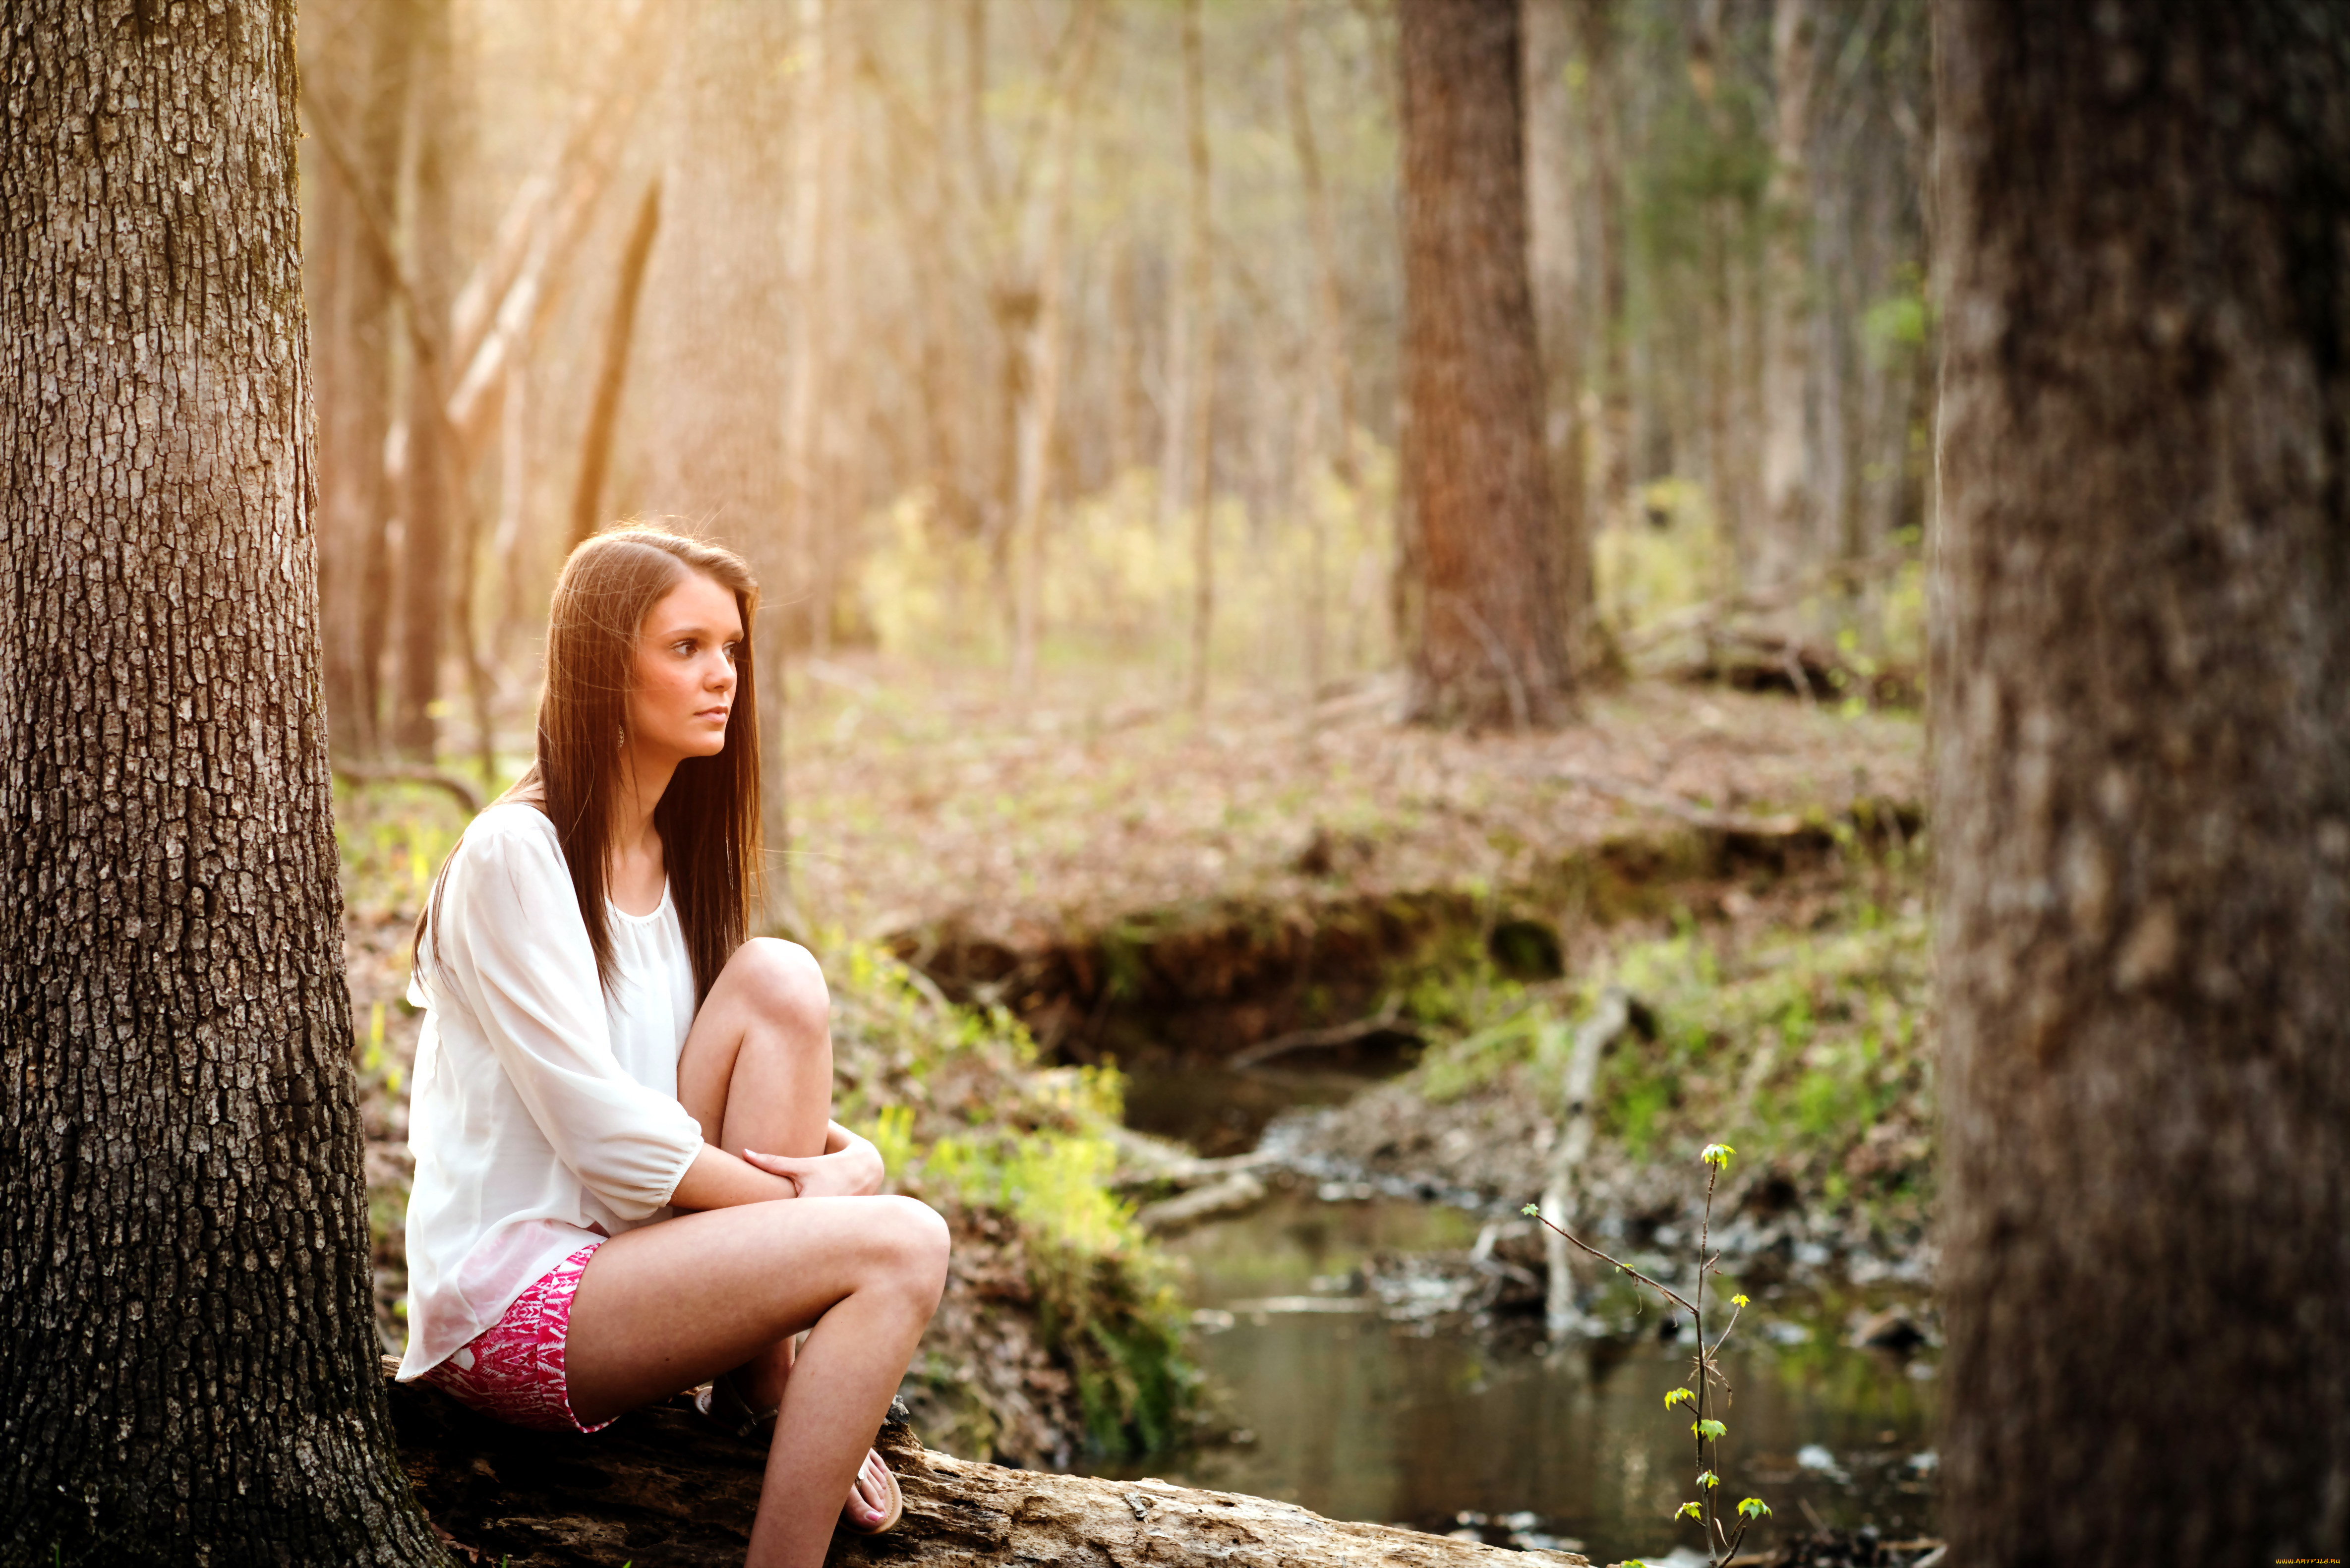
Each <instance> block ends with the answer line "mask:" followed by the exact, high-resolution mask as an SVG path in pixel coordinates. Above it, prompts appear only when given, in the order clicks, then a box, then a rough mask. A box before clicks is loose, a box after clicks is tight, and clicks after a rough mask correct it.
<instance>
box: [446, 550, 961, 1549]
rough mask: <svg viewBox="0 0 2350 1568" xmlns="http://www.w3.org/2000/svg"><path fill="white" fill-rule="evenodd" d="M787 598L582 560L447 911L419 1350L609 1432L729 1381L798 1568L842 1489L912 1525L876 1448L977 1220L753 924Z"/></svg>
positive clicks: (707, 1409) (468, 1392)
mask: <svg viewBox="0 0 2350 1568" xmlns="http://www.w3.org/2000/svg"><path fill="white" fill-rule="evenodd" d="M756 598H757V590H756V588H755V587H754V584H753V583H752V580H751V576H750V573H749V572H748V571H747V570H746V569H745V568H744V566H743V563H742V561H741V560H740V559H739V558H737V557H736V556H733V555H731V554H729V553H728V552H726V551H724V550H721V549H717V548H715V547H713V546H711V545H705V544H701V543H698V542H696V541H693V540H690V539H686V538H683V537H680V536H678V535H671V534H668V533H664V532H661V531H659V530H656V529H650V528H627V529H620V530H616V531H614V532H611V533H607V534H604V535H599V536H598V537H596V538H594V539H591V540H589V541H588V542H587V543H586V544H584V545H580V546H579V548H578V549H577V550H575V551H574V552H572V556H571V559H570V560H569V561H568V562H567V564H566V565H565V566H564V568H563V576H562V579H561V581H560V582H559V583H557V584H556V590H555V601H554V605H553V608H552V613H551V616H550V624H549V626H548V628H547V640H546V695H545V696H544V698H542V700H541V701H540V703H539V715H538V757H537V762H536V765H534V766H533V767H532V769H531V771H530V772H529V773H528V774H525V776H524V777H523V779H522V781H521V782H520V783H518V784H515V787H514V788H513V789H512V790H511V791H509V792H508V793H507V794H506V795H505V797H504V799H502V800H500V801H499V802H498V803H497V804H495V805H492V806H491V807H490V808H489V809H488V810H487V811H484V813H483V814H482V815H480V816H478V817H476V818H475V819H474V821H473V825H472V826H470V827H468V828H467V829H466V830H465V836H464V837H463V839H462V840H461V841H460V842H459V844H458V846H457V848H456V850H455V851H454V852H453V853H452V855H451V856H450V857H449V861H448V864H447V865H446V866H444V867H442V872H441V876H440V878H439V880H438V881H437V882H436V883H435V884H434V887H433V891H432V898H431V899H430V900H429V902H428V905H427V908H426V909H425V912H424V914H423V916H422V917H421V919H419V920H418V922H417V957H416V969H415V974H416V980H415V984H414V986H413V988H412V989H411V993H410V997H411V1001H413V1002H417V1003H418V1004H420V1005H421V1006H424V1007H425V1008H426V1009H427V1010H428V1011H427V1013H426V1017H425V1022H424V1030H423V1034H422V1036H421V1039H420V1041H419V1043H418V1045H417V1054H416V1067H415V1073H414V1085H413V1089H412V1094H411V1107H410V1123H409V1144H410V1147H411V1149H412V1150H413V1151H414V1154H415V1158H416V1178H415V1183H414V1186H413V1188H412V1189H411V1193H410V1196H409V1204H408V1266H409V1317H408V1322H409V1345H408V1355H407V1357H406V1359H405V1360H404V1361H403V1362H402V1363H401V1364H400V1376H401V1377H402V1378H413V1377H421V1378H424V1379H425V1380H427V1381H429V1382H432V1383H436V1384H438V1385H439V1386H442V1387H444V1388H446V1389H448V1390H449V1391H450V1392H451V1393H452V1394H453V1395H455V1396H456V1397H458V1398H460V1399H463V1400H464V1401H465V1402H466V1403H467V1404H469V1405H472V1406H473V1407H475V1408H476V1409H480V1410H483V1411H484V1412H486V1413H488V1414H490V1415H492V1416H494V1417H499V1418H501V1419H504V1420H508V1421H513V1422H515V1423H517V1424H520V1425H523V1426H530V1427H540V1428H550V1429H556V1430H577V1431H583V1432H589V1431H594V1430H596V1429H597V1428H599V1427H602V1426H605V1425H606V1424H608V1423H609V1422H610V1421H611V1420H612V1419H613V1418H614V1417H617V1416H619V1414H620V1413H621V1412H622V1411H624V1410H627V1409H629V1408H630V1407H634V1406H638V1405H642V1404H645V1403H648V1402H650V1401H652V1400H656V1399H660V1398H662V1397H666V1396H668V1395H671V1394H673V1393H675V1392H677V1391H678V1390H679V1389H681V1388H686V1387H690V1386H693V1385H695V1384H697V1383H702V1382H704V1381H706V1380H712V1379H714V1380H715V1381H714V1384H713V1386H712V1388H711V1389H710V1390H709V1391H708V1392H706V1393H705V1394H703V1395H702V1396H701V1404H702V1409H703V1412H704V1413H705V1414H707V1415H710V1416H712V1417H713V1418H716V1419H719V1420H721V1421H723V1422H724V1423H725V1424H727V1425H729V1426H731V1427H733V1428H736V1429H738V1430H740V1431H742V1432H743V1433H744V1434H746V1435H749V1434H751V1433H754V1432H757V1431H759V1430H760V1429H761V1428H764V1426H765V1425H766V1423H767V1422H768V1421H769V1420H770V1419H772V1422H773V1428H774V1431H773V1436H772V1438H770V1439H769V1447H768V1458H767V1470H766V1479H765V1483H764V1490H762V1492H761V1494H760V1502H759V1514H758V1520H757V1522H756V1523H755V1525H754V1528H753V1531H752V1535H751V1550H750V1557H749V1563H750V1564H751V1565H752V1568H769V1565H799V1564H808V1565H814V1564H817V1563H822V1561H823V1560H824V1555H825V1550H826V1546H827V1542H829V1540H830V1539H831V1534H832V1529H833V1523H834V1518H835V1515H836V1512H837V1515H838V1517H839V1519H840V1521H842V1522H844V1523H846V1524H847V1525H848V1526H849V1527H850V1528H852V1529H858V1530H865V1531H877V1530H885V1529H888V1528H889V1526H890V1525H892V1524H894V1523H896V1522H897V1519H898V1514H899V1506H900V1504H899V1495H898V1489H897V1482H896V1480H895V1478H893V1477H892V1476H891V1475H890V1474H889V1470H888V1469H887V1468H886V1467H885V1466H884V1465H883V1464H882V1462H881V1459H880V1458H879V1455H877V1454H874V1453H872V1452H870V1451H869V1450H868V1447H867V1445H868V1444H869V1443H870V1442H871V1441H872V1438H873V1434H874V1433H875V1431H876V1430H877V1429H878V1428H879V1426H880V1424H881V1419H882V1417H883V1416H884V1414H886V1412H887V1411H888V1409H889V1399H890V1397H891V1396H892V1395H893V1394H894V1393H895V1392H896V1391H897V1387H898V1381H899V1377H900V1376H902V1375H903V1374H904V1372H905V1369H906V1366H907V1364H908V1362H909V1361H910V1359H911V1358H912V1355H913V1353H914V1347H915V1345H916V1343H917V1342H918V1341H919V1340H920V1337H921V1334H922V1330H923V1328H924V1326H925V1325H926V1324H928V1323H929V1322H930V1317H931V1312H932V1311H933V1310H934V1309H935V1308H936V1306H937V1304H938V1299H939V1292H940V1289H941V1285H942V1284H943V1282H944V1280H945V1276H946V1257H947V1234H946V1227H945V1225H944V1224H943V1222H941V1220H940V1219H939V1217H938V1215H937V1214H935V1213H933V1212H932V1211H931V1210H929V1209H928V1208H926V1207H924V1206H923V1205H921V1204H920V1203H917V1202H915V1201H913V1200H912V1199H905V1198H891V1197H882V1196H879V1189H880V1185H881V1175H882V1172H881V1160H880V1157H879V1155H878V1154H877V1153H876V1152H875V1151H874V1148H873V1146H872V1145H871V1144H869V1143H868V1142H867V1141H866V1140H864V1139H863V1138H860V1137H857V1136H855V1135H854V1134H852V1133H850V1132H848V1131H847V1129H845V1128H843V1127H840V1126H839V1125H838V1124H837V1123H835V1122H834V1121H833V1120H832V1119H831V1081H832V1044H831V1038H830V1035H829V1033H828V1031H827V1007H828V1002H827V993H826V991H825V984H824V977H823V975H822V973H821V972H820V971H818V970H817V968H816V961H815V960H814V959H812V958H811V957H809V955H808V953H807V951H806V950H805V949H803V948H799V947H796V946H794V945H793V944H791V943H789V942H783V941H776V940H768V939H753V940H744V929H745V925H746V922H747V919H748V914H749V898H750V888H751V883H752V880H753V876H754V866H755V857H756V854H757V841H758V821H759V806H758V794H759V772H758V755H759V746H758V736H757V731H756V727H755V720H754V713H753V680H752V677H753V670H752V665H751V659H750V628H751V619H752V614H753V610H754V605H755V603H756ZM804 1330H805V1331H806V1333H807V1337H806V1341H805V1343H804V1344H803V1345H801V1347H800V1349H799V1351H798V1354H797V1357H796V1360H795V1357H794V1352H793V1345H794V1340H795V1336H796V1335H798V1334H800V1333H801V1332H802V1331H804ZM843 1498H845V1499H847V1502H846V1504H845V1505H844V1504H842V1503H840V1502H839V1501H837V1500H840V1499H843ZM827 1500H828V1501H827Z"/></svg>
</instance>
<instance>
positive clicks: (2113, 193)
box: [1932, 0, 2350, 1564]
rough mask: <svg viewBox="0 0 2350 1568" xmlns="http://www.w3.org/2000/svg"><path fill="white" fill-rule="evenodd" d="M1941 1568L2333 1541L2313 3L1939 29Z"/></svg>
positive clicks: (2333, 825) (2340, 1109) (2338, 1188)
mask: <svg viewBox="0 0 2350 1568" xmlns="http://www.w3.org/2000/svg"><path fill="white" fill-rule="evenodd" d="M1935 55H1936V62H1937V63H1936V71H1937V99H1938V109H1937V115H1938V124H1939V136H1940V149H1939V154H1938V157H1939V170H1938V175H1937V190H1936V199H1937V224H1938V236H1937V248H1938V251H1939V256H1938V259H1937V272H1938V274H1939V278H1940V285H1941V287H1942V289H1943V291H1944V294H1943V320H1944V321H1945V323H1946V331H1947V337H1946V342H1945V354H1946V360H1945V372H1944V373H1945V381H1944V390H1943V400H1942V403H1941V432H1940V464H1941V470H1942V484H1943V491H1942V496H1943V499H1942V507H1941V515H1940V519H1939V528H1940V533H1939V543H1938V549H1939V562H1938V566H1937V577H1938V579H1939V581H1938V589H1937V593H1938V597H1937V604H1936V624H1935V631H1934V670H1933V676H1932V680H1933V692H1932V698H1933V711H1934V713H1935V714H1936V717H1937V723H1938V726H1939V739H1938V757H1937V763H1936V773H1935V793H1936V799H1935V803H1934V821H1935V838H1936V843H1935V853H1934V860H1935V865H1936V867H1937V876H1938V879H1939V895H1938V896H1939V976H1940V981H1941V985H1942V995H1941V1002H1940V1016H1941V1020H1942V1025H1941V1047H1940V1049H1941V1071H1942V1075H1943V1085H1944V1088H1943V1100H1944V1108H1943V1134H1942V1137H1943V1145H1942V1149H1943V1166H1942V1174H1941V1177H1940V1190H1941V1199H1940V1201H1941V1206H1942V1208H1941V1215H1942V1221H1943V1225H1944V1234H1943V1242H1942V1246H1943V1251H1942V1259H1943V1262H1942V1288H1943V1292H1944V1298H1945V1303H1946V1314H1947V1324H1948V1333H1949V1350H1948V1353H1947V1355H1946V1357H1945V1359H1944V1361H1943V1374H1942V1378H1941V1386H1942V1388H1943V1391H1944V1394H1943V1397H1944V1398H1945V1400H1946V1401H1947V1407H1946V1412H1947V1433H1946V1437H1945V1440H1944V1442H1943V1445H1942V1450H1941V1451H1942V1454H1943V1464H1942V1475H1943V1509H1944V1519H1945V1521H1946V1523H1947V1525H1948V1532H1949V1534H1950V1542H1951V1547H1950V1555H1951V1561H1953V1562H1966V1563H2066V1564H2095V1563H2156V1562H2161V1563H2269V1562H2272V1561H2277V1562H2283V1561H2292V1560H2295V1559H2303V1560H2305V1559H2308V1558H2311V1557H2316V1558H2319V1559H2321V1560H2323V1559H2324V1558H2326V1557H2332V1556H2338V1555H2339V1554H2340V1553H2341V1552H2342V1551H2343V1549H2344V1547H2345V1535H2350V1388H2345V1371H2344V1361H2343V1357H2342V1355H2341V1349H2342V1346H2343V1345H2345V1342H2350V1191H2345V1169H2350V1166H2346V1165H2345V1155H2350V1149H2345V1139H2346V1138H2350V1024H2345V1020H2350V941H2346V940H2345V932H2350V898H2345V877H2346V876H2350V696H2345V694H2350V492H2346V491H2345V485H2350V466H2345V462H2350V282H2345V280H2350V190H2345V181H2344V173H2343V171H2345V169H2350V109H2345V106H2350V29H2345V20H2344V17H2343V15H2342V13H2341V12H2340V11H2339V10H2338V9H2336V8H2334V7H2332V6H2327V5H2299V4H2293V3H2290V0H2245V3H2243V4H2240V5H2230V6H2211V5H2198V4H2193V3H2190V0H2176V3H2172V4H2154V5H2138V6H2134V7H2125V8H2116V9H2110V10H2100V9H2084V8H2078V7H2070V6H2046V5H2034V4H2030V3H2028V0H1949V3H1945V4H1942V5H1938V6H1937V8H1936V15H1935Z"/></svg>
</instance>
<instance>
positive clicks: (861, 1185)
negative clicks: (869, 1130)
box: [743, 1138, 881, 1198]
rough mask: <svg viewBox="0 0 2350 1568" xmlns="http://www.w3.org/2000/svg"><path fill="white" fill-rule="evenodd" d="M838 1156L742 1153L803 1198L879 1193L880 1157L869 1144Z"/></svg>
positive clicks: (858, 1196)
mask: <svg viewBox="0 0 2350 1568" xmlns="http://www.w3.org/2000/svg"><path fill="white" fill-rule="evenodd" d="M858 1143H860V1144H864V1147H862V1148H858V1147H855V1146H851V1147H848V1148H845V1149H843V1150H841V1152H839V1153H838V1154H817V1155H802V1156H791V1155H781V1154H761V1153H760V1152H759V1151H758V1150H756V1149H747V1148H746V1149H744V1150H743V1158H744V1159H746V1160H748V1161H750V1162H751V1163H752V1164H753V1165H755V1166H757V1167H758V1168H760V1169H761V1170H764V1171H766V1172H768V1173H769V1174H770V1175H774V1176H786V1177H789V1178H791V1179H792V1180H793V1181H794V1182H795V1183H796V1184H797V1185H798V1187H799V1189H800V1196H801V1197H803V1198H863V1197H868V1196H870V1195H872V1194H873V1193H876V1192H879V1191H880V1190H881V1157H880V1154H879V1151H877V1150H875V1149H874V1147H873V1146H872V1145H871V1144H869V1143H865V1142H864V1140H863V1139H861V1138H860V1139H858Z"/></svg>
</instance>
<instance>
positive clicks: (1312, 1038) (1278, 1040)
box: [1225, 997, 1419, 1068]
mask: <svg viewBox="0 0 2350 1568" xmlns="http://www.w3.org/2000/svg"><path fill="white" fill-rule="evenodd" d="M1400 1015H1401V1004H1400V1003H1399V1002H1398V1001H1397V1000H1396V999H1395V998H1394V997H1389V998H1388V1002H1387V1005H1386V1006H1384V1007H1382V1008H1380V1009H1379V1010H1378V1012H1376V1013H1374V1014H1372V1015H1371V1016H1370V1017H1368V1018H1357V1019H1356V1020H1355V1021H1354V1022H1353V1023H1334V1024H1332V1025H1330V1026H1329V1027H1328V1028H1326V1029H1294V1030H1292V1031H1290V1032H1289V1033H1286V1034H1276V1035H1274V1037H1273V1038H1272V1039H1270V1040H1263V1041H1260V1042H1258V1043H1257V1044H1254V1045H1252V1046H1250V1047H1249V1048H1248V1049H1247V1050H1245V1051H1240V1052H1235V1053H1234V1054H1232V1055H1231V1056H1229V1057H1227V1058H1225V1063H1226V1065H1228V1066H1232V1067H1235V1068H1248V1067H1257V1066H1262V1065H1263V1064H1265V1063H1267V1062H1270V1061H1272V1060H1273V1059H1274V1057H1276V1056H1285V1055H1287V1054H1289V1053H1290V1052H1292V1051H1305V1050H1308V1049H1311V1048H1312V1047H1314V1046H1316V1045H1347V1044H1352V1043H1353V1042H1355V1041H1357V1040H1366V1039H1368V1038H1369V1037H1370V1036H1372V1035H1374V1034H1408V1035H1409V1036H1411V1037H1412V1038H1413V1039H1415V1040H1416V1039H1418V1038H1419V1031H1418V1030H1416V1029H1414V1028H1412V1027H1411V1025H1409V1024H1408V1023H1401V1022H1399V1019H1400Z"/></svg>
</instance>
